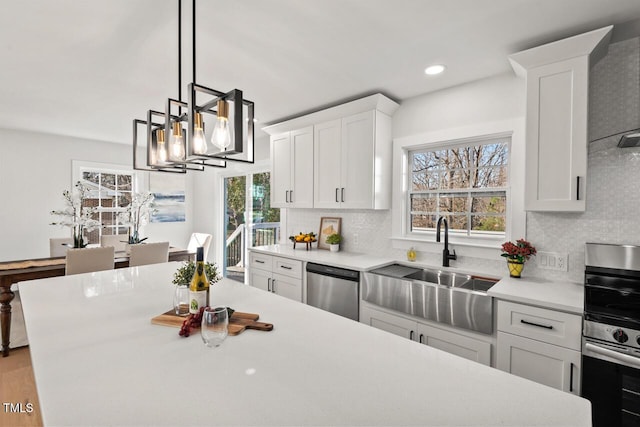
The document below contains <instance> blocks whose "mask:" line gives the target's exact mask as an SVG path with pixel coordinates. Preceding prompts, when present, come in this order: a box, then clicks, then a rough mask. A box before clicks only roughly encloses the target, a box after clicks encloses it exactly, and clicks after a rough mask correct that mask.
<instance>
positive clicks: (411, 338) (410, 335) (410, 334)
mask: <svg viewBox="0 0 640 427" xmlns="http://www.w3.org/2000/svg"><path fill="white" fill-rule="evenodd" d="M409 339H410V340H411V341H413V331H409Z"/></svg>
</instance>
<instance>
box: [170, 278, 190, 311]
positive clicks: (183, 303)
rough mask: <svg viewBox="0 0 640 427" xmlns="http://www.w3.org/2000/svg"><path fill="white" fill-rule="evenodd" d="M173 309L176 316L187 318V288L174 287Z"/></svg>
mask: <svg viewBox="0 0 640 427" xmlns="http://www.w3.org/2000/svg"><path fill="white" fill-rule="evenodd" d="M173 309H174V310H175V313H176V314H177V315H178V316H187V315H188V314H189V286H185V285H177V286H176V290H175V293H174V294H173Z"/></svg>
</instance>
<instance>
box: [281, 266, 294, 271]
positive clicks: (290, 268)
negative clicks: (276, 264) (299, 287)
mask: <svg viewBox="0 0 640 427" xmlns="http://www.w3.org/2000/svg"><path fill="white" fill-rule="evenodd" d="M280 268H284V269H285V270H293V268H292V267H287V266H286V265H281V266H280Z"/></svg>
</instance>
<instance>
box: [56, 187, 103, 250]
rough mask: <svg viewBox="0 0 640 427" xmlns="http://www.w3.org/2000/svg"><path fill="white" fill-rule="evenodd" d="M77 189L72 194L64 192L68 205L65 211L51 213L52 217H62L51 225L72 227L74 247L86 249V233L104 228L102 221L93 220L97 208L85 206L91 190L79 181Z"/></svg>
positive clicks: (67, 191)
mask: <svg viewBox="0 0 640 427" xmlns="http://www.w3.org/2000/svg"><path fill="white" fill-rule="evenodd" d="M75 187H76V189H75V190H74V191H73V192H71V191H69V190H64V191H63V192H62V196H63V197H64V200H65V202H66V204H67V207H66V208H65V210H61V211H51V215H56V216H59V217H62V219H61V220H60V221H59V222H52V223H51V225H61V226H63V227H70V228H71V229H72V230H73V247H74V248H84V247H86V246H87V244H88V243H89V242H85V240H84V232H85V231H93V230H95V229H97V228H99V227H101V226H102V224H101V223H100V221H98V220H95V219H93V215H94V213H95V212H96V208H92V207H88V206H83V205H84V202H85V200H86V199H88V198H89V197H88V196H89V189H88V188H87V187H86V186H85V185H84V184H82V183H81V182H80V181H78V182H77V183H76V185H75Z"/></svg>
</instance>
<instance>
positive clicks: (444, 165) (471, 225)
mask: <svg viewBox="0 0 640 427" xmlns="http://www.w3.org/2000/svg"><path fill="white" fill-rule="evenodd" d="M510 142H511V139H510V138H509V137H503V138H493V139H486V140H477V141H474V142H472V143H470V142H466V143H465V144H456V145H451V144H448V145H440V146H436V147H434V146H429V147H420V148H414V149H411V150H410V151H409V152H408V156H407V158H408V161H409V167H408V172H409V173H408V174H407V176H408V179H409V182H408V192H407V200H406V203H407V211H406V212H407V213H408V219H407V230H406V231H407V233H408V234H410V235H413V236H419V235H420V234H425V233H433V232H434V231H435V228H436V223H437V221H438V218H439V217H440V216H444V217H445V218H446V219H447V221H448V223H449V232H450V233H451V235H452V236H464V237H476V236H477V237H489V238H491V237H495V238H504V237H505V235H506V231H507V230H506V228H507V207H508V206H509V201H508V193H509V192H508V183H509V180H508V171H509V168H508V166H509V147H510Z"/></svg>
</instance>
